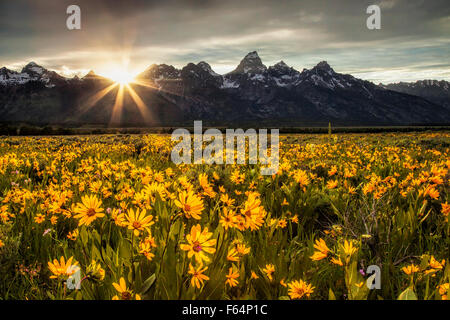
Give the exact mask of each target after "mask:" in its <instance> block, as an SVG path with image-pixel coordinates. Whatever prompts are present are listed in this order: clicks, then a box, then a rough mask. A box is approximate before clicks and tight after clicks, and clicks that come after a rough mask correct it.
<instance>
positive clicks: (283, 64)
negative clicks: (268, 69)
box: [274, 60, 289, 68]
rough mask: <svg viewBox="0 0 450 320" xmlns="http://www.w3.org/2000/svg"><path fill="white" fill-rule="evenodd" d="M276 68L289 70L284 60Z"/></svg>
mask: <svg viewBox="0 0 450 320" xmlns="http://www.w3.org/2000/svg"><path fill="white" fill-rule="evenodd" d="M274 67H277V68H289V66H288V65H287V64H286V63H285V62H284V61H283V60H281V61H280V62H277V63H276V64H275V65H274Z"/></svg>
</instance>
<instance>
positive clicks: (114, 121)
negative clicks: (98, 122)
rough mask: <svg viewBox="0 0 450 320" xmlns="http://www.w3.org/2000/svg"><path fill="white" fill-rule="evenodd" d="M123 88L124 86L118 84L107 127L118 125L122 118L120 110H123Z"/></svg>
mask: <svg viewBox="0 0 450 320" xmlns="http://www.w3.org/2000/svg"><path fill="white" fill-rule="evenodd" d="M123 88H124V85H123V84H120V86H119V91H118V92H117V96H116V101H115V103H114V107H113V110H112V114H111V120H110V121H109V125H110V126H111V125H118V124H120V120H121V118H122V109H123V91H124V90H123Z"/></svg>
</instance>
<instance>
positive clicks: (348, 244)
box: [342, 240, 358, 256]
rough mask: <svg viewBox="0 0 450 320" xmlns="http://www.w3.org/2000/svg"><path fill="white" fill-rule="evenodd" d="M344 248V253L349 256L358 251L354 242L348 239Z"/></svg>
mask: <svg viewBox="0 0 450 320" xmlns="http://www.w3.org/2000/svg"><path fill="white" fill-rule="evenodd" d="M342 249H343V251H344V254H345V255H347V256H352V255H353V254H354V253H355V252H356V251H358V248H356V247H354V246H353V242H351V241H347V240H345V241H344V244H343V246H342Z"/></svg>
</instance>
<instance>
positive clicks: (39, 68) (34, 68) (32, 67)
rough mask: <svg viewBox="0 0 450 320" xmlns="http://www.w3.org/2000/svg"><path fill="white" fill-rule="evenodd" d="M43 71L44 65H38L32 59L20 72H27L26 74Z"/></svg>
mask: <svg viewBox="0 0 450 320" xmlns="http://www.w3.org/2000/svg"><path fill="white" fill-rule="evenodd" d="M44 72H47V70H46V69H45V68H44V67H42V66H40V65H38V64H37V63H36V62H34V61H31V62H30V63H28V64H27V65H26V66H25V67H23V69H22V73H28V74H37V75H42V74H43V73H44Z"/></svg>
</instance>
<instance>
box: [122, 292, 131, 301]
mask: <svg viewBox="0 0 450 320" xmlns="http://www.w3.org/2000/svg"><path fill="white" fill-rule="evenodd" d="M130 299H131V293H129V292H128V291H124V292H122V300H130Z"/></svg>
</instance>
